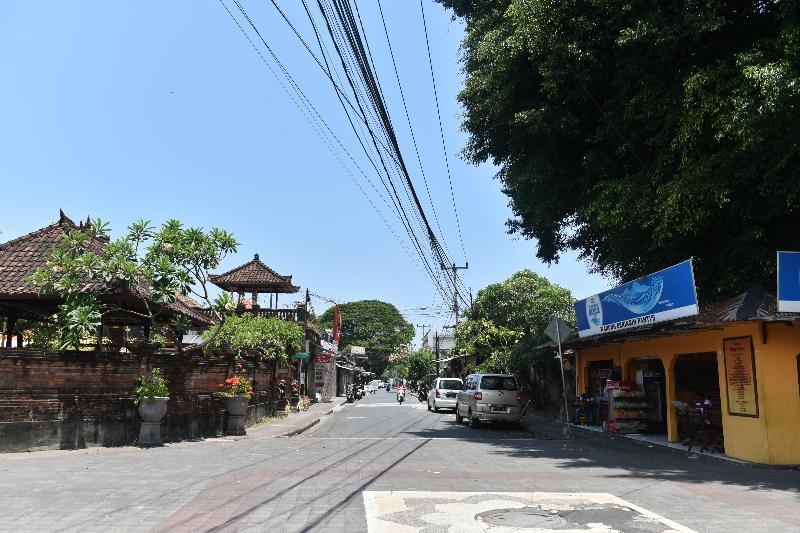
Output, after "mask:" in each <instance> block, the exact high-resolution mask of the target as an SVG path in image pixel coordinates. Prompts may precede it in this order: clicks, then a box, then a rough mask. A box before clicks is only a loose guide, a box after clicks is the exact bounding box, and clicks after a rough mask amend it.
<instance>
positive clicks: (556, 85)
mask: <svg viewBox="0 0 800 533" xmlns="http://www.w3.org/2000/svg"><path fill="white" fill-rule="evenodd" d="M438 1H439V2H440V3H442V4H443V5H445V6H446V7H449V8H451V9H452V10H453V12H454V14H455V16H456V17H460V18H463V19H464V21H465V22H466V29H467V33H466V37H465V39H464V41H463V48H462V49H463V66H464V70H465V73H466V81H465V86H464V88H463V90H462V92H461V93H460V95H459V100H460V102H461V104H462V105H463V107H464V110H465V115H464V117H465V118H464V122H463V128H464V129H465V130H466V131H467V132H468V133H469V135H470V137H469V141H468V144H467V146H466V148H465V149H464V154H465V157H466V158H467V159H468V160H470V161H472V162H474V163H480V162H484V161H486V160H491V161H492V162H493V163H495V164H496V165H498V166H499V167H500V171H499V173H498V178H499V179H500V180H501V182H502V184H503V191H504V192H505V194H507V195H508V196H509V197H510V204H511V207H512V210H513V214H514V218H513V219H512V220H510V221H509V222H508V227H509V231H511V232H516V233H518V234H520V235H522V236H524V237H526V238H531V239H535V240H536V241H537V243H538V256H539V257H540V258H541V259H543V260H545V261H547V262H552V261H557V260H558V258H559V256H560V255H561V254H562V253H563V252H565V251H567V250H577V251H578V252H579V253H580V254H581V256H582V257H583V258H585V259H587V260H589V261H590V263H591V264H592V266H593V268H594V269H595V270H596V271H597V272H600V273H603V274H605V275H609V276H612V277H614V278H616V279H618V280H630V279H634V278H637V277H640V276H642V275H644V274H647V273H649V272H653V271H656V270H659V269H661V268H664V267H667V266H669V265H671V264H675V263H677V262H679V261H682V260H685V259H686V258H687V257H689V256H694V257H695V258H696V259H697V261H696V278H697V285H698V292H699V293H700V295H701V297H708V298H710V299H716V298H718V297H722V296H726V295H730V294H733V293H736V292H740V291H742V290H744V289H746V288H747V287H748V286H749V285H750V284H753V283H762V284H768V285H774V279H775V268H776V265H775V251H776V250H777V249H800V232H798V231H797V227H798V223H799V222H800V217H799V216H798V213H799V212H798V206H800V179H798V171H797V169H798V168H799V167H800V165H799V164H800V150H799V147H800V143H798V141H800V129H798V128H797V126H796V125H797V124H798V119H800V105H798V102H800V100H798V96H800V95H799V94H798V93H799V91H800V16H799V15H798V9H799V7H798V2H797V0H790V1H781V2H778V1H777V0H764V1H758V2H756V1H752V0H750V1H744V0H730V1H726V2H677V3H676V2H672V1H665V0H654V1H652V2H630V1H628V0H607V1H602V2H586V1H579V0H565V1H562V2H549V1H548V2H545V1H542V0H482V1H476V0H438Z"/></svg>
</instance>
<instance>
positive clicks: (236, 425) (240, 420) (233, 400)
mask: <svg viewBox="0 0 800 533" xmlns="http://www.w3.org/2000/svg"><path fill="white" fill-rule="evenodd" d="M241 371H242V365H241V363H237V365H236V372H237V373H236V375H234V376H232V377H229V378H228V379H226V380H225V383H223V384H221V385H220V387H222V389H223V390H221V391H219V392H217V393H216V395H217V396H219V397H222V398H225V399H226V401H225V410H226V411H228V427H227V430H226V431H225V433H226V434H227V435H244V434H245V433H246V432H245V429H244V421H245V416H246V415H247V406H248V404H249V403H250V398H252V396H253V381H252V380H251V379H249V378H246V377H244V376H243V375H241V374H240V372H241Z"/></svg>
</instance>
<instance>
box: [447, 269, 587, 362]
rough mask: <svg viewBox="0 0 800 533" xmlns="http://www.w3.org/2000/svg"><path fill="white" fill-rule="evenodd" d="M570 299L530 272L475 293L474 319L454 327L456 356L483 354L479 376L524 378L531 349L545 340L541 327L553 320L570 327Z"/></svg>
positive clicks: (532, 352) (560, 290)
mask: <svg viewBox="0 0 800 533" xmlns="http://www.w3.org/2000/svg"><path fill="white" fill-rule="evenodd" d="M572 303H573V299H572V295H571V294H570V292H569V291H568V290H567V289H564V288H563V287H560V286H558V285H555V284H553V283H550V282H549V281H547V279H545V278H544V277H542V276H540V275H538V274H536V273H535V272H532V271H530V270H520V271H519V272H517V273H516V274H514V275H512V276H511V277H510V278H508V279H507V280H505V281H503V282H501V283H493V284H491V285H488V286H487V287H485V288H484V289H481V290H480V291H478V295H477V297H476V298H475V304H474V311H473V316H471V317H470V318H468V319H467V320H464V321H462V322H460V323H459V324H458V327H456V332H455V340H456V352H457V353H462V354H475V355H485V356H488V358H487V359H486V360H485V361H484V362H483V363H481V364H480V365H478V370H480V371H482V372H514V373H518V374H521V375H524V373H525V372H526V371H525V369H526V368H529V367H530V366H531V365H532V364H534V361H533V360H532V357H534V356H535V354H536V353H538V352H535V351H531V348H532V347H534V346H538V345H539V344H542V343H544V342H546V341H547V336H546V335H545V334H544V328H545V327H546V326H547V324H548V323H549V322H550V321H551V320H552V319H553V318H555V317H559V318H561V319H563V320H566V321H567V322H572V323H574V322H575V320H574V317H573V314H574V310H573V307H572Z"/></svg>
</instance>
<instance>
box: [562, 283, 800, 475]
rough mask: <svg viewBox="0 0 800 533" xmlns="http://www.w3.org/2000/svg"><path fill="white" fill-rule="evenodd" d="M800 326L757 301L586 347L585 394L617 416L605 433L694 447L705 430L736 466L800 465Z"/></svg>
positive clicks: (581, 373)
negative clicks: (690, 441) (662, 438)
mask: <svg viewBox="0 0 800 533" xmlns="http://www.w3.org/2000/svg"><path fill="white" fill-rule="evenodd" d="M798 318H800V316H798V315H795V314H788V313H777V312H776V310H775V297H774V295H771V294H769V293H766V292H764V291H758V292H756V293H753V292H751V293H746V294H743V295H740V296H738V297H736V298H733V299H731V300H728V301H726V302H723V303H721V304H718V305H715V306H712V307H711V308H709V309H707V310H705V311H703V312H701V313H700V314H698V315H696V316H693V317H691V318H684V319H682V320H679V321H672V322H666V323H661V324H654V325H652V326H643V327H638V328H633V329H629V330H627V331H618V332H615V333H612V334H608V335H603V334H601V335H596V336H592V337H587V338H582V339H577V340H575V341H573V342H571V343H569V344H570V347H572V348H573V349H574V350H575V354H576V365H577V368H578V377H577V379H578V383H577V386H578V390H581V391H584V390H585V389H586V388H587V387H588V388H589V390H590V392H591V394H592V395H593V396H594V397H595V398H598V399H599V400H600V401H604V402H605V404H601V405H602V406H604V405H607V406H608V407H607V412H606V413H605V417H603V416H601V420H602V419H603V418H605V419H606V425H605V427H606V429H609V430H619V431H620V432H637V433H655V434H659V433H661V434H663V433H666V437H667V439H668V440H669V442H685V441H686V439H687V434H688V433H690V432H692V431H693V430H697V429H698V428H697V425H698V424H702V425H703V426H702V427H701V428H700V429H702V431H703V432H704V434H707V435H706V437H707V439H708V441H709V442H710V443H711V445H713V446H715V447H716V449H717V450H718V451H721V450H723V449H724V453H726V454H727V455H728V456H730V457H734V458H737V459H742V460H746V461H752V462H757V463H766V464H800V446H798V445H797V443H798V442H800V376H799V375H798V372H799V371H800V323H798V322H795V320H796V319H798ZM602 408H603V407H601V409H602ZM697 413H702V415H703V416H702V417H701V418H696V416H695V415H696V414H697ZM716 428H718V431H719V435H715V434H714V431H717V429H716Z"/></svg>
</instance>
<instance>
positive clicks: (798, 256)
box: [778, 252, 800, 313]
mask: <svg viewBox="0 0 800 533" xmlns="http://www.w3.org/2000/svg"><path fill="white" fill-rule="evenodd" d="M778 312H779V313H798V312H800V252H778Z"/></svg>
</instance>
